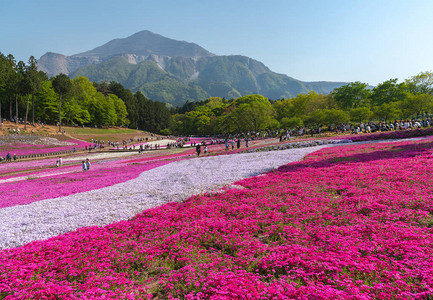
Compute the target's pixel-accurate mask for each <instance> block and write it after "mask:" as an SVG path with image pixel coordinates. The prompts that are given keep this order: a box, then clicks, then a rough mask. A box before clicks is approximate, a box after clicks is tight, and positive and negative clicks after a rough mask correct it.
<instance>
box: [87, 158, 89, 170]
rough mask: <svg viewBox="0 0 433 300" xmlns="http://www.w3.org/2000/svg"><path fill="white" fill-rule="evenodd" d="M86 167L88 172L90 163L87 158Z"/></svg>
mask: <svg viewBox="0 0 433 300" xmlns="http://www.w3.org/2000/svg"><path fill="white" fill-rule="evenodd" d="M86 167H87V170H90V161H89V159H88V158H86Z"/></svg>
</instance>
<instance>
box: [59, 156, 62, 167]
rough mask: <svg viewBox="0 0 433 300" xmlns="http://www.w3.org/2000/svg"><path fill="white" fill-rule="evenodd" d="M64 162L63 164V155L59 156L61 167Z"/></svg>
mask: <svg viewBox="0 0 433 300" xmlns="http://www.w3.org/2000/svg"><path fill="white" fill-rule="evenodd" d="M62 164H63V159H62V157H61V156H59V167H61V166H62Z"/></svg>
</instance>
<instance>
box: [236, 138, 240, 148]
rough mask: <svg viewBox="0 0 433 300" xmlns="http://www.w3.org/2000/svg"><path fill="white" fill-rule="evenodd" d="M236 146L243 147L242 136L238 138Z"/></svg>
mask: <svg viewBox="0 0 433 300" xmlns="http://www.w3.org/2000/svg"><path fill="white" fill-rule="evenodd" d="M236 146H237V148H238V149H239V148H240V147H241V139H240V138H239V139H238V140H237V145H236Z"/></svg>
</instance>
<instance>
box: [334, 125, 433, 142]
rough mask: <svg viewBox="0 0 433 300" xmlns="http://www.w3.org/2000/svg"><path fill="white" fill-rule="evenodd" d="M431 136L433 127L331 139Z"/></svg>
mask: <svg viewBox="0 0 433 300" xmlns="http://www.w3.org/2000/svg"><path fill="white" fill-rule="evenodd" d="M427 136H433V127H427V128H418V129H409V130H396V131H384V132H375V133H360V134H352V135H348V136H335V137H333V139H345V140H351V141H353V142H364V141H376V140H390V139H407V138H414V137H427Z"/></svg>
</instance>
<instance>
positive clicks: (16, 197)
mask: <svg viewBox="0 0 433 300" xmlns="http://www.w3.org/2000/svg"><path fill="white" fill-rule="evenodd" d="M170 162H172V161H163V160H158V161H151V162H146V163H145V164H137V163H135V164H129V163H126V162H124V161H119V162H117V163H116V164H113V165H112V166H107V165H106V164H97V163H92V167H91V169H90V170H89V171H86V172H84V171H82V167H81V164H78V165H74V166H68V167H62V168H57V169H54V170H52V171H50V172H40V173H33V174H32V175H33V176H35V178H34V179H27V180H19V181H15V182H9V183H3V184H1V185H0V209H1V208H4V207H10V206H15V205H25V204H29V203H32V202H35V201H40V200H43V199H50V198H57V197H62V196H68V195H71V194H76V193H81V192H85V191H90V190H96V189H100V188H103V187H106V186H111V185H114V184H117V183H121V182H126V181H128V180H131V179H134V178H136V177H137V176H138V175H140V173H142V172H144V171H147V170H150V169H153V168H156V167H159V166H163V165H166V164H168V163H170ZM59 172H60V173H63V172H69V173H66V174H59V175H57V174H56V173H59ZM50 173H52V175H51V176H48V177H41V178H37V176H40V175H41V174H50ZM119 174H121V176H119Z"/></svg>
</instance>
